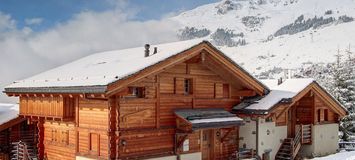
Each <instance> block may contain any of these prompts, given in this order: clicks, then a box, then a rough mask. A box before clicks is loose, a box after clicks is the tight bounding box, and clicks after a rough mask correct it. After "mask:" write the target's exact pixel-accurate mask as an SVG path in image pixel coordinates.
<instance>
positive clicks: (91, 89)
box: [4, 86, 107, 94]
mask: <svg viewBox="0 0 355 160" xmlns="http://www.w3.org/2000/svg"><path fill="white" fill-rule="evenodd" d="M106 90H107V86H73V87H72V86H71V87H28V88H5V91H4V93H7V94H11V93H19V94H21V93H23V94H25V93H105V92H106Z"/></svg>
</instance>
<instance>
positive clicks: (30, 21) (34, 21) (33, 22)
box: [25, 18, 43, 25]
mask: <svg viewBox="0 0 355 160" xmlns="http://www.w3.org/2000/svg"><path fill="white" fill-rule="evenodd" d="M42 22H43V19H42V18H30V19H25V23H26V24H27V25H39V24H41V23H42Z"/></svg>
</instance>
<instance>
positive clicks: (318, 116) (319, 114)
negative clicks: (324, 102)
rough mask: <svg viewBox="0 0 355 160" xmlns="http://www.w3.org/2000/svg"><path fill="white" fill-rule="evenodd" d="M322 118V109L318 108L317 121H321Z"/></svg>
mask: <svg viewBox="0 0 355 160" xmlns="http://www.w3.org/2000/svg"><path fill="white" fill-rule="evenodd" d="M320 120H321V113H320V109H318V110H317V122H320Z"/></svg>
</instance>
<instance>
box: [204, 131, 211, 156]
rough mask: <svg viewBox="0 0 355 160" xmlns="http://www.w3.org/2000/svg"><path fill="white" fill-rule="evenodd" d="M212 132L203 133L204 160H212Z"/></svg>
mask: <svg viewBox="0 0 355 160" xmlns="http://www.w3.org/2000/svg"><path fill="white" fill-rule="evenodd" d="M212 144H213V143H212V130H203V131H202V160H212V159H213V157H212V153H211V152H212V151H213V149H212V147H213V146H212Z"/></svg>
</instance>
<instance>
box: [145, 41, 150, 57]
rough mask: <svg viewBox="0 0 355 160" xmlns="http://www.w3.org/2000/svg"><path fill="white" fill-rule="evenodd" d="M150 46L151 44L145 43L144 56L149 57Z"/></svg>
mask: <svg viewBox="0 0 355 160" xmlns="http://www.w3.org/2000/svg"><path fill="white" fill-rule="evenodd" d="M149 47H150V45H149V44H145V45H144V48H145V50H144V57H149Z"/></svg>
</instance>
